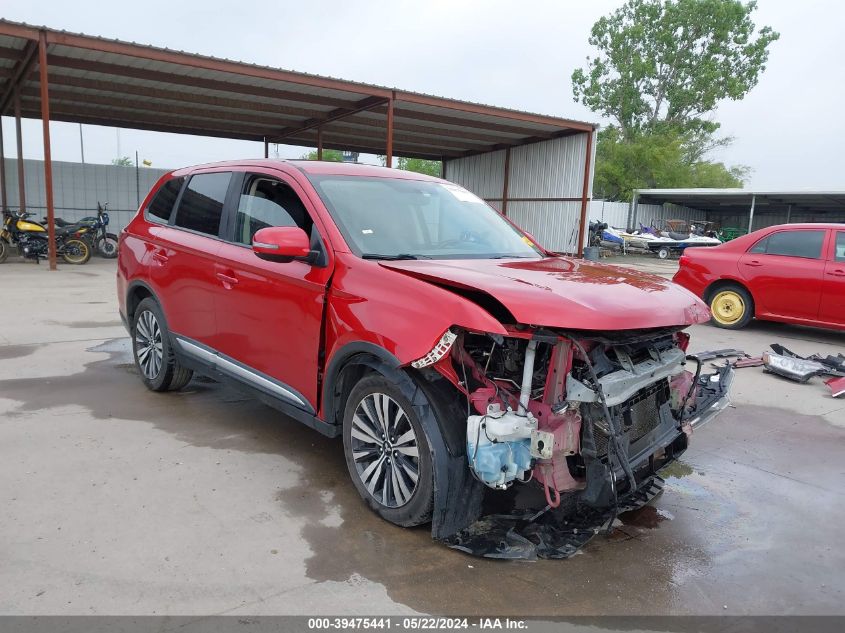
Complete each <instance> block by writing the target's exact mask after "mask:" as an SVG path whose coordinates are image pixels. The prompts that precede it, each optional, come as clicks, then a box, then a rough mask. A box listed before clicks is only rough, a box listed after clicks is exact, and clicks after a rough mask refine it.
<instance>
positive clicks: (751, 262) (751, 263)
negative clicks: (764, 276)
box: [742, 259, 763, 268]
mask: <svg viewBox="0 0 845 633" xmlns="http://www.w3.org/2000/svg"><path fill="white" fill-rule="evenodd" d="M742 263H743V264H745V265H746V266H753V267H755V268H756V267H757V266H762V265H763V262H759V261H757V260H756V259H752V260H751V261H750V262H742Z"/></svg>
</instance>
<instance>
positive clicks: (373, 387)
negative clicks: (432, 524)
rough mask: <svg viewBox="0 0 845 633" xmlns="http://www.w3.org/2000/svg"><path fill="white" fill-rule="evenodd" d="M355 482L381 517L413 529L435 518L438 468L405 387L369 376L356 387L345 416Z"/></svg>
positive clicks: (346, 449)
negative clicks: (404, 390)
mask: <svg viewBox="0 0 845 633" xmlns="http://www.w3.org/2000/svg"><path fill="white" fill-rule="evenodd" d="M343 449H344V454H345V456H346V465H347V467H348V469H349V475H350V477H351V478H352V483H353V484H354V485H355V488H356V489H357V490H358V493H359V494H360V495H361V497H362V498H363V499H364V501H365V502H366V503H367V505H368V506H369V507H370V508H371V509H372V510H373V511H374V512H375V513H376V514H378V515H379V516H380V517H382V518H383V519H385V520H386V521H390V522H391V523H394V524H396V525H399V526H403V527H411V526H414V525H421V524H423V523H427V522H428V521H430V520H431V513H432V504H433V498H434V470H433V467H432V463H431V450H430V448H429V443H428V439H427V438H426V435H425V432H424V430H423V426H422V423H421V422H420V420H419V418H418V417H417V414H416V412H415V411H414V408H413V406H412V405H411V403H410V402H409V401H408V399H407V398H406V397H405V396H404V395H403V394H402V392H401V391H400V389H399V388H398V387H397V386H396V385H395V384H394V383H393V382H392V381H390V380H388V379H387V378H385V377H384V376H382V375H381V374H369V375H366V376H365V377H364V378H362V379H361V380H360V381H359V382H358V384H357V385H355V387H354V388H353V389H352V392H351V393H350V395H349V398H348V400H347V402H346V409H345V412H344V416H343Z"/></svg>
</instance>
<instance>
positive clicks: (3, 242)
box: [0, 211, 91, 264]
mask: <svg viewBox="0 0 845 633" xmlns="http://www.w3.org/2000/svg"><path fill="white" fill-rule="evenodd" d="M32 215H33V214H32V213H26V212H25V211H19V212H17V213H12V212H10V211H5V212H4V213H3V216H4V217H3V226H2V230H0V264H2V263H3V262H4V261H6V259H7V258H8V257H9V252H10V251H11V248H12V246H15V247H17V249H18V252H19V253H20V254H21V255H22V256H23V257H24V259H34V260H35V262H36V263H38V262H39V261H40V260H41V259H42V258H46V257H47V255H48V251H49V239H48V237H47V235H48V234H47V229H46V227H44V226H43V225H41V224H38V223H37V222H32V221H30V220H27V218H28V217H30V216H32ZM87 232H88V228H87V227H84V226H69V227H65V228H59V227H56V254H57V255H59V256H61V258H62V259H63V260H65V262H67V263H68V264H85V263H86V262H88V260H89V259H91V246H90V245H89V243H88V242H87V241H86V240H85V237H84V236H85V234H86V233H87Z"/></svg>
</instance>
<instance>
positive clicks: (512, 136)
mask: <svg viewBox="0 0 845 633" xmlns="http://www.w3.org/2000/svg"><path fill="white" fill-rule="evenodd" d="M36 69H37V73H36V72H35V71H36ZM0 82H2V83H0V85H2V88H0V116H2V115H4V114H6V113H7V111H8V110H9V109H10V108H13V109H14V116H15V120H16V126H15V127H16V141H17V148H18V176H19V178H18V180H19V182H18V187H19V192H20V202H21V207H22V208H24V209H25V208H26V196H25V186H24V174H23V156H22V142H21V126H20V121H21V118H40V119H41V120H42V127H43V137H44V172H45V174H44V175H45V184H46V197H47V216H48V218H49V220H48V222H49V227H48V230H49V244H50V269H51V270H55V258H56V253H55V236H54V229H53V201H52V197H53V192H52V172H51V166H50V165H51V162H50V127H49V122H50V120H55V121H66V122H70V123H87V124H93V125H105V126H114V127H124V128H133V129H141V130H153V131H158V132H174V133H178V134H192V135H197V136H216V137H222V138H234V139H243V140H253V141H263V142H264V155H265V157H266V156H267V153H268V149H267V146H268V144H269V143H285V144H290V145H302V146H307V147H316V148H317V155H318V158H319V157H320V156H321V155H322V150H323V148H324V147H327V148H333V149H341V150H351V151H358V152H367V153H375V154H384V155H385V156H386V162H387V165H388V166H392V159H393V156H394V154H396V155H401V156H407V157H412V158H427V159H435V160H444V161H445V160H449V159H455V158H462V157H467V156H473V155H477V154H485V153H488V152H493V151H497V150H501V149H505V150H509V149H510V148H511V147H517V146H520V145H525V144H528V143H537V142H540V141H546V140H551V139H556V138H560V137H563V136H569V135H573V134H586V135H588V139H589V140H590V141H592V135H593V132H594V130H595V127H596V126H595V125H593V124H591V123H585V122H581V121H572V120H569V119H563V118H558V117H553V116H546V115H542V114H532V113H528V112H522V111H517V110H510V109H507V108H499V107H494V106H487V105H481V104H475V103H468V102H465V101H456V100H453V99H445V98H442V97H435V96H431V95H425V94H420V93H415V92H407V91H404V90H398V89H395V88H387V87H384V86H376V85H371V84H364V83H358V82H353V81H345V80H341V79H334V78H331V77H322V76H318V75H311V74H306V73H298V72H292V71H287V70H281V69H278V68H270V67H267V66H259V65H255V64H248V63H244V62H238V61H231V60H226V59H218V58H214V57H207V56H202V55H196V54H192V53H185V52H183V51H174V50H170V49H166V48H156V47H153V46H146V45H141V44H136V43H133V42H124V41H119V40H112V39H105V38H101V37H93V36H89V35H83V34H78V33H68V32H65V31H59V30H55V29H49V28H46V27H34V26H30V25H27V24H22V23H17V22H11V21H8V20H0ZM590 146H591V145H590V143H588V145H587V156H586V161H585V169H584V192H583V195H582V199H583V204H582V212H581V219H582V224H583V219H584V217H585V215H586V207H587V199H588V196H589V192H588V183H589V174H590V156H589V154H590ZM3 156H4V154H3V138H2V127H0V196H1V197H2V200H0V204H2V208H3V209H4V210H5V209H6V182H5V161H4V158H3Z"/></svg>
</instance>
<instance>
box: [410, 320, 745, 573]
mask: <svg viewBox="0 0 845 633" xmlns="http://www.w3.org/2000/svg"><path fill="white" fill-rule="evenodd" d="M681 329H682V328H681V327H665V328H649V329H643V330H622V331H602V332H598V331H586V330H580V331H567V330H562V329H552V328H543V327H529V326H522V325H516V326H508V327H507V328H506V330H507V335H506V336H504V335H501V334H486V333H479V332H472V331H468V330H462V329H459V328H451V329H450V330H448V331H447V332H446V333H445V334H444V335H443V337H442V338H441V339H440V341H438V343H437V345H435V347H434V348H433V349H432V352H431V353H429V354H428V355H426V356H425V357H423V358H421V359H419V360H417V361H415V362H414V363H412V366H413V367H414V368H415V369H417V370H420V371H421V372H437V373H438V374H439V375H440V376H442V377H444V378H446V379H447V380H448V381H449V382H451V383H452V385H453V386H454V387H455V388H456V389H457V390H458V391H459V392H460V394H462V397H463V398H465V400H466V408H467V412H466V447H465V448H466V466H467V467H468V468H469V470H470V471H471V473H472V475H473V478H474V480H475V482H473V485H474V486H475V487H476V488H477V489H478V488H480V489H481V490H485V489H486V490H487V491H488V493H489V494H486V500H484V501H483V502H481V503H473V502H472V501H471V497H472V495H471V494H469V492H468V494H467V495H466V496H465V497H464V498H463V499H461V498H459V497H460V495H456V496H455V498H453V499H451V500H450V501H449V503H451V505H452V507H450V508H448V509H447V511H448V512H450V513H452V514H453V515H454V514H455V513H461V512H464V513H465V516H462V517H460V518H458V519H457V520H452V521H450V524H452V525H461V526H463V527H462V529H459V530H456V531H454V532H452V533H449V534H440V535H439V536H440V537H442V538H443V540H444V541H445V542H446V543H447V544H448V545H450V546H451V547H455V548H457V549H460V550H463V551H467V552H470V553H473V554H476V555H483V556H488V557H496V558H535V557H544V558H565V557H567V556H570V555H571V554H573V553H574V552H575V551H577V549H578V548H579V547H580V546H581V545H583V544H584V543H585V542H586V541H587V540H589V539H590V538H591V537H592V536H593V535H595V534H596V533H597V532H598V531H599V530H600V529H601V528H602V526H605V525H612V522H613V519H614V518H615V516H616V515H617V514H618V513H619V512H622V511H626V510H631V509H634V508H637V507H639V506H641V505H643V504H644V503H647V502H648V501H649V500H650V499H652V498H653V497H654V496H655V495H656V494H657V493H658V492H659V491H660V490H661V488H662V480H661V479H660V477H659V475H658V471H659V470H660V469H661V468H663V467H665V466H666V465H668V464H669V463H671V462H672V461H673V460H675V459H676V458H677V457H678V456H679V455H681V454H682V453H683V452H684V451H685V450H686V448H687V445H688V442H689V437H690V435H691V434H692V432H693V429H694V428H697V427H699V426H701V425H703V424H705V423H706V422H708V421H709V420H711V419H712V418H713V417H715V416H716V415H717V414H718V413H719V412H720V411H721V410H722V409H724V408H725V407H726V406H727V404H728V391H729V389H730V385H731V381H732V379H733V373H732V370H731V369H730V368H729V367H728V368H724V369H720V370H719V371H718V372H716V373H711V374H704V373H703V372H702V371H701V370H702V366H701V363H700V362H699V361H697V360H696V358H695V356H693V355H688V354H687V351H686V350H687V344H688V341H689V336H688V335H687V334H686V333H685V332H682V331H681ZM515 486H524V490H520V494H519V495H515V494H512V493H513V491H511V493H506V494H505V496H507V498H508V501H507V502H506V503H497V501H496V498H495V497H496V493H501V492H503V491H507V490H509V489H511V488H513V487H515ZM475 496H476V497H478V495H475ZM441 503H442V502H441ZM503 505H504V506H506V507H505V508H503V507H502V506H503ZM490 508H492V510H490ZM453 518H454V517H453ZM435 535H437V530H436V526H435Z"/></svg>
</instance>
